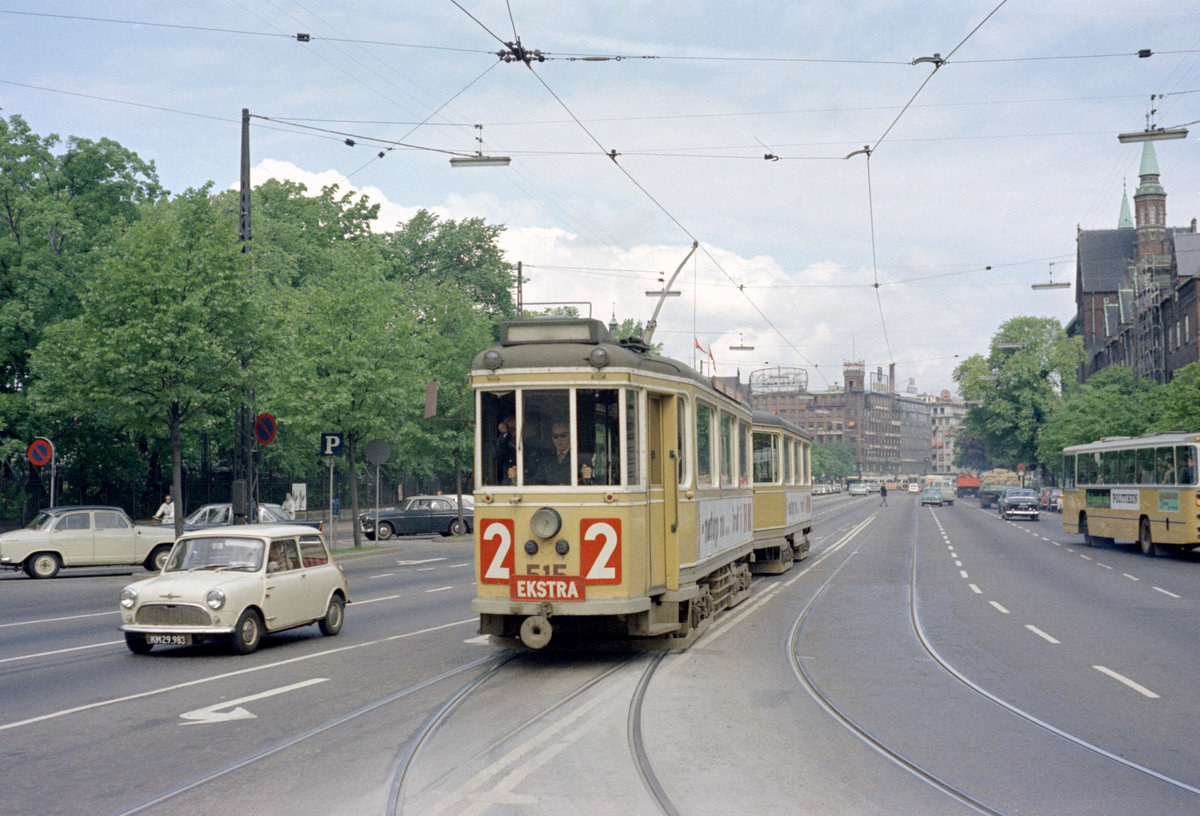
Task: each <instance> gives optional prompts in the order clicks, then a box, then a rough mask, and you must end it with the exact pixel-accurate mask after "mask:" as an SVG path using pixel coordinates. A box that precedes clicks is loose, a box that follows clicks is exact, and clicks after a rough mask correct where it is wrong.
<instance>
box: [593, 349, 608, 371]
mask: <svg viewBox="0 0 1200 816" xmlns="http://www.w3.org/2000/svg"><path fill="white" fill-rule="evenodd" d="M588 362H589V363H591V364H592V365H593V366H595V367H596V368H604V367H605V366H606V365H608V351H607V350H606V349H602V348H599V347H597V348H594V349H592V353H591V354H589V355H588Z"/></svg>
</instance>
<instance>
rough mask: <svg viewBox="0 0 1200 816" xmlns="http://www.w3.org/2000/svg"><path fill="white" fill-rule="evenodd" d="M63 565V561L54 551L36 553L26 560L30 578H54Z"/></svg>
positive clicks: (26, 570)
mask: <svg viewBox="0 0 1200 816" xmlns="http://www.w3.org/2000/svg"><path fill="white" fill-rule="evenodd" d="M61 567H62V561H61V560H59V557H58V556H57V555H56V554H55V553H52V552H39V553H34V554H33V555H31V556H29V558H27V559H26V560H25V572H26V573H27V574H28V575H29V577H30V578H53V577H54V576H55V575H58V570H59V569H60V568H61Z"/></svg>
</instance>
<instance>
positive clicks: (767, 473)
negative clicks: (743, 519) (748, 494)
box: [750, 410, 812, 575]
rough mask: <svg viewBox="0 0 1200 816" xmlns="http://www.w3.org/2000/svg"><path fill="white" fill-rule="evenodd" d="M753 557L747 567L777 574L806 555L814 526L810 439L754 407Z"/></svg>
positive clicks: (778, 418) (797, 428)
mask: <svg viewBox="0 0 1200 816" xmlns="http://www.w3.org/2000/svg"><path fill="white" fill-rule="evenodd" d="M751 435H752V445H753V459H754V560H753V561H751V562H750V571H751V572H753V573H756V574H759V573H761V574H766V575H778V574H779V573H783V572H787V571H788V570H789V569H791V566H792V563H793V562H795V561H802V560H803V559H805V558H807V557H808V548H809V541H808V536H809V534H810V533H811V532H812V458H811V445H812V440H811V439H810V438H809V437H808V435H806V434H805V433H804V431H803V430H801V429H800V427H799V426H797V425H793V424H792V423H791V422H788V421H787V420H785V419H782V418H781V417H779V416H776V415H775V414H772V413H771V412H770V411H762V410H758V411H755V412H754V417H753V425H752V426H751Z"/></svg>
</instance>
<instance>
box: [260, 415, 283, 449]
mask: <svg viewBox="0 0 1200 816" xmlns="http://www.w3.org/2000/svg"><path fill="white" fill-rule="evenodd" d="M277 430H278V426H277V425H276V424H275V417H273V416H271V415H270V414H268V413H265V412H264V413H261V414H259V415H258V417H257V418H256V419H255V420H254V438H255V439H257V440H258V444H260V445H270V444H271V443H272V442H274V441H275V432H276V431H277Z"/></svg>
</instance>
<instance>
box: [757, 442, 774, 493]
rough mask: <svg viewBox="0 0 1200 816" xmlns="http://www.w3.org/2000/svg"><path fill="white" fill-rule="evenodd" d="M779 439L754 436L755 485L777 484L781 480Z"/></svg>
mask: <svg viewBox="0 0 1200 816" xmlns="http://www.w3.org/2000/svg"><path fill="white" fill-rule="evenodd" d="M778 443H779V437H778V436H775V435H774V434H766V433H755V434H754V483H755V484H775V483H776V482H777V481H778V480H779V465H778V457H779V444H778Z"/></svg>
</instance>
